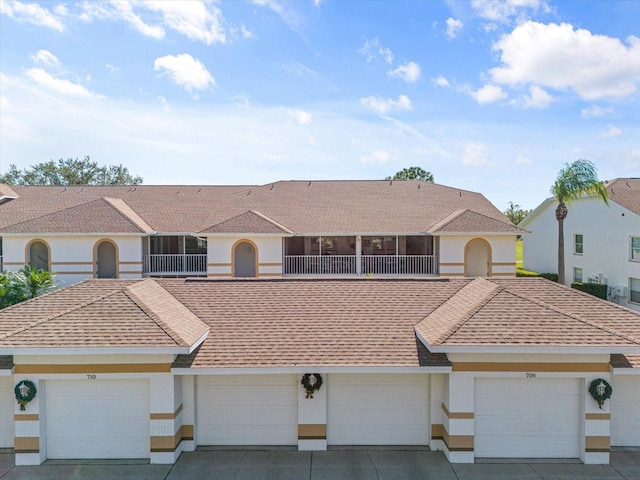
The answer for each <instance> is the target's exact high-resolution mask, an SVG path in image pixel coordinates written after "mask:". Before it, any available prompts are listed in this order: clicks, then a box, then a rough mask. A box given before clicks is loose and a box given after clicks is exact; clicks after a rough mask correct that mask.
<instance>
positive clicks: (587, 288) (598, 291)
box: [571, 282, 607, 300]
mask: <svg viewBox="0 0 640 480" xmlns="http://www.w3.org/2000/svg"><path fill="white" fill-rule="evenodd" d="M571 288H575V289H576V290H580V291H581V292H585V293H588V294H590V295H593V296H594V297H598V298H602V299H603V300H606V299H607V285H604V284H602V283H575V282H574V283H572V284H571Z"/></svg>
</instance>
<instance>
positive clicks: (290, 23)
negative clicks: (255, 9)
mask: <svg viewBox="0 0 640 480" xmlns="http://www.w3.org/2000/svg"><path fill="white" fill-rule="evenodd" d="M252 3H253V4H255V5H261V6H264V7H268V8H270V9H271V10H272V11H273V12H274V13H276V14H277V15H278V16H279V17H280V19H281V20H282V21H283V22H284V23H285V24H286V25H287V27H289V28H290V29H291V30H293V31H294V32H298V31H299V29H300V26H301V24H302V19H301V18H300V16H299V15H298V14H297V13H296V11H295V10H294V9H293V8H290V7H291V3H289V2H280V1H277V0H252Z"/></svg>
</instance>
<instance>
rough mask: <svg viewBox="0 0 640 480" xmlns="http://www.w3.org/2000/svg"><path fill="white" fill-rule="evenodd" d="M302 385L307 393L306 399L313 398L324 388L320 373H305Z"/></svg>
mask: <svg viewBox="0 0 640 480" xmlns="http://www.w3.org/2000/svg"><path fill="white" fill-rule="evenodd" d="M300 383H301V384H302V386H303V387H304V389H305V391H306V392H307V396H306V397H305V398H313V393H314V392H317V391H318V390H320V387H321V386H322V376H321V375H320V374H319V373H305V374H304V375H303V376H302V381H301V382H300Z"/></svg>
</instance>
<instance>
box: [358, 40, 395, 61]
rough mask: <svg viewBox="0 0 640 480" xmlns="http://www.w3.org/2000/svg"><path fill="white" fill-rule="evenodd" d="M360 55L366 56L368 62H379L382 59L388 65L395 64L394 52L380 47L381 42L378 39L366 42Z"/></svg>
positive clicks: (359, 51)
mask: <svg viewBox="0 0 640 480" xmlns="http://www.w3.org/2000/svg"><path fill="white" fill-rule="evenodd" d="M358 53H360V54H361V55H364V56H365V57H366V59H367V62H372V61H373V60H379V59H380V58H381V59H382V60H384V61H385V62H386V63H388V64H392V63H393V59H394V56H393V52H392V51H391V49H389V48H386V47H383V46H382V45H380V41H379V40H378V39H377V38H373V39H370V40H369V39H368V40H366V41H365V42H364V45H363V46H362V47H361V48H360V49H359V50H358Z"/></svg>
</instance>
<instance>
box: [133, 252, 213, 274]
mask: <svg viewBox="0 0 640 480" xmlns="http://www.w3.org/2000/svg"><path fill="white" fill-rule="evenodd" d="M144 273H148V274H150V275H202V274H206V273H207V254H184V255H182V254H175V255H171V254H162V255H159V254H154V255H145V256H144Z"/></svg>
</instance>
